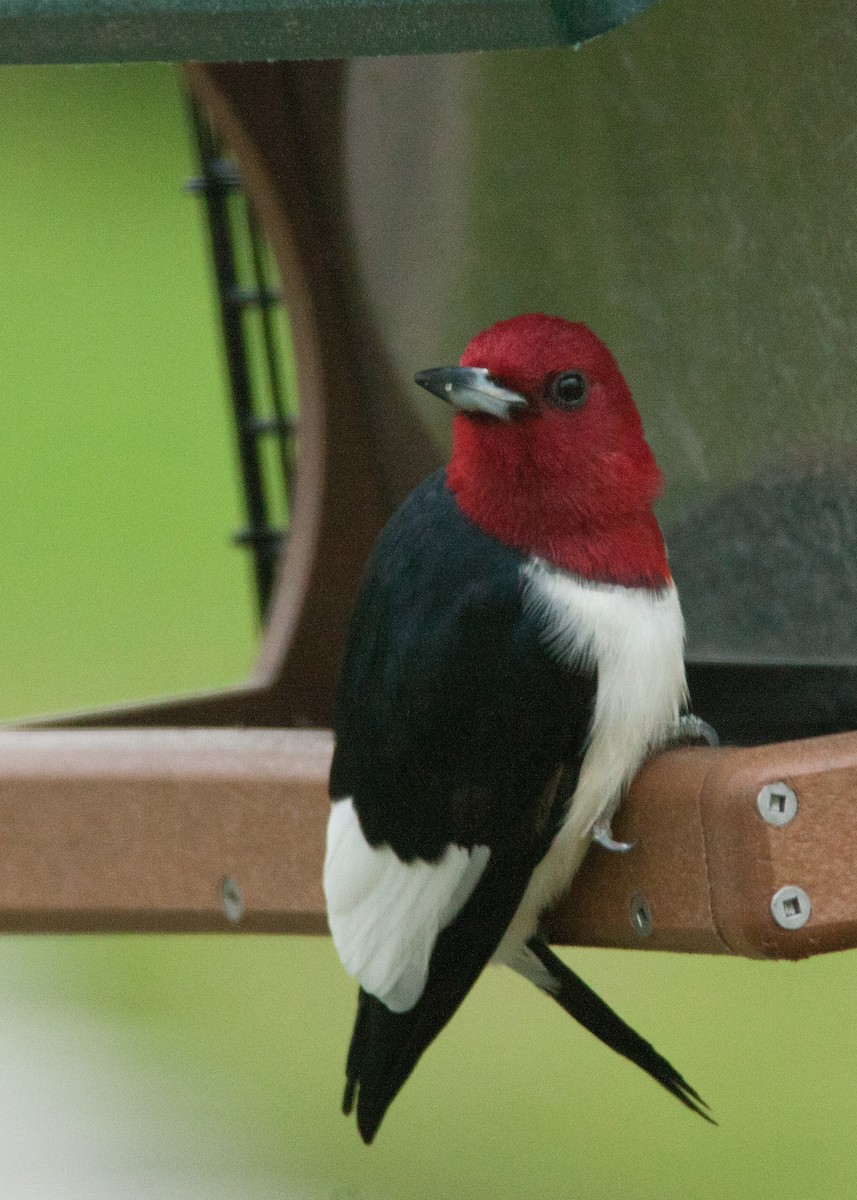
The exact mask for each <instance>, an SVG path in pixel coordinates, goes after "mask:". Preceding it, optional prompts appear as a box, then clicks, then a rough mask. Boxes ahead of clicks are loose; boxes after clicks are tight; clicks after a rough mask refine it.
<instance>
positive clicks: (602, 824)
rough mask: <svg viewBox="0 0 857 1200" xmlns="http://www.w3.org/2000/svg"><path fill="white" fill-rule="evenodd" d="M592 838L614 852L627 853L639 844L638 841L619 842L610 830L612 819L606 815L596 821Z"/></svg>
mask: <svg viewBox="0 0 857 1200" xmlns="http://www.w3.org/2000/svg"><path fill="white" fill-rule="evenodd" d="M592 840H593V842H597V843H598V845H599V846H603V847H604V849H605V850H610V851H612V852H613V853H614V854H627V853H628V851H629V850H633V849H634V847H635V846H636V844H637V843H636V842H617V841H616V839H615V838H614V837H613V834H612V832H611V830H610V821H609V820H608V819H607V818H605V817H602V818H601V820H599V821H596V822H595V824H594V825H593V826H592Z"/></svg>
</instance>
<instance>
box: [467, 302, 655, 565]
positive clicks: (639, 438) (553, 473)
mask: <svg viewBox="0 0 857 1200" xmlns="http://www.w3.org/2000/svg"><path fill="white" fill-rule="evenodd" d="M461 366H462V367H469V368H482V369H483V371H487V375H488V377H489V379H490V381H492V382H493V383H494V384H499V385H501V387H502V388H503V389H507V390H508V392H510V393H515V394H516V395H517V396H518V397H520V398H522V400H523V401H525V402H526V403H525V404H523V403H519V404H518V405H516V406H515V407H514V408H510V409H509V410H507V413H506V417H507V419H498V417H497V416H490V415H485V414H484V413H480V412H473V411H458V412H456V415H455V421H454V426H453V452H452V459H451V461H450V464H449V468H448V470H447V481H448V484H449V487H450V488H451V489H452V491H453V493H454V494H455V496H456V499H457V500H458V503H459V505H460V507H461V508H462V510H463V511H464V512H465V513H466V514H467V515H468V516H469V517H470V518H471V519H472V520H473V521H475V522H476V524H478V525H479V526H480V528H482V529H483V530H485V532H487V533H491V534H493V535H494V536H496V537H498V538H500V539H501V540H502V541H503V542H505V543H506V544H507V545H511V546H514V547H515V548H516V549H518V550H520V551H522V552H524V553H528V554H535V555H537V556H539V557H540V558H543V559H545V560H547V561H548V562H551V563H553V564H554V565H556V566H560V567H564V568H565V569H567V570H570V571H573V572H575V573H576V574H579V575H582V576H584V577H585V578H590V579H597V580H600V581H604V582H613V583H619V584H626V585H640V584H644V585H648V586H651V587H659V586H661V585H663V584H664V583H665V582H667V581H668V580H669V578H670V574H669V568H668V567H667V562H666V554H665V551H664V545H663V538H662V537H661V533H660V529H659V528H658V525H657V521H656V520H655V517H654V515H653V514H652V511H651V506H652V503H653V501H654V500H655V498H656V497H657V495H658V493H659V491H660V487H661V474H660V471H659V470H658V467H657V464H656V463H655V459H654V456H653V455H652V452H651V450H650V449H649V447H648V445H647V443H646V440H645V438H644V436H643V427H642V422H641V421H640V415H639V413H638V412H637V409H636V406H635V405H634V401H633V399H632V397H631V393H630V391H629V389H628V385H627V384H626V383H625V380H624V379H623V377H622V374H621V372H620V370H619V368H618V366H617V365H616V360H615V359H614V358H613V355H612V354H611V353H610V351H609V350H608V349H607V347H606V346H605V345H604V343H603V342H601V341H600V340H599V339H598V338H597V337H596V336H595V334H594V333H592V332H591V331H590V330H589V329H587V327H586V326H585V325H580V324H573V323H572V322H570V321H566V320H563V319H562V318H561V317H548V316H545V315H543V314H541V313H533V314H529V315H526V316H520V317H513V318H512V319H511V320H508V321H500V322H499V323H498V324H496V325H492V326H491V328H490V329H486V330H485V331H484V333H480V334H478V335H477V336H476V337H475V338H474V339H473V340H472V341H471V343H470V345H469V346H468V347H467V349H466V350H465V352H464V354H463V356H462V359H461ZM447 390H449V389H448V388H447ZM512 399H514V398H512Z"/></svg>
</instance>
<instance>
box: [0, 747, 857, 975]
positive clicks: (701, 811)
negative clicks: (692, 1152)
mask: <svg viewBox="0 0 857 1200" xmlns="http://www.w3.org/2000/svg"><path fill="white" fill-rule="evenodd" d="M330 753H331V740H330V736H329V735H328V734H326V733H321V732H314V731H295V730H226V729H196V730H140V729H138V730H51V731H45V732H35V731H34V732H31V731H20V732H19V731H9V732H3V733H0V843H2V845H0V850H1V851H2V864H3V865H2V871H0V930H3V931H25V930H39V931H44V932H47V931H63V930H79V931H83V930H86V931H93V932H97V931H111V930H113V931H115V930H127V931H135V930H164V931H175V932H181V931H184V932H193V931H213V930H227V929H235V930H239V931H241V930H246V931H268V932H283V933H323V932H324V931H325V928H326V926H325V919H324V911H323V902H322V893H321V887H320V877H321V864H322V856H323V845H324V829H325V823H326V820H327V812H328V801H327V795H326V780H327V771H328V766H329V763H330ZM767 785H774V786H773V787H768V790H767V791H763V789H764V788H766V786H767ZM855 791H857V734H843V735H838V736H835V737H829V738H818V739H812V740H808V741H802V742H787V743H782V744H780V745H774V746H763V747H759V748H756V749H752V750H737V749H735V750H733V749H718V750H713V749H686V750H676V751H671V752H669V753H667V754H663V755H660V756H659V757H657V758H656V759H653V760H652V761H651V762H649V763H648V764H647V765H646V767H645V768H644V769H643V771H642V772H641V773H640V775H639V776H638V778H637V780H636V781H635V783H634V786H633V788H632V791H631V794H630V796H629V798H628V801H627V803H626V804H625V806H624V808H623V810H622V813H621V814H620V816H619V818H618V819H617V821H616V822H615V825H614V832H615V833H616V834H617V836H621V837H623V838H626V839H629V840H636V842H637V845H636V847H635V849H634V850H633V851H631V852H630V853H628V854H625V855H619V854H608V853H607V852H605V851H603V850H601V849H600V848H599V847H594V848H593V849H592V851H591V852H590V854H589V856H588V859H587V861H586V863H585V865H584V868H583V870H582V871H581V873H580V875H579V877H578V879H577V880H576V882H575V884H574V887H573V889H572V891H571V893H570V895H569V896H568V897H566V898H565V899H564V900H563V901H562V902H561V903H560V904H559V905H558V907H557V910H556V912H555V913H554V914H553V916H552V918H551V920H550V933H551V936H552V939H553V940H555V941H558V942H561V943H577V944H584V945H598V946H618V947H638V948H650V949H661V950H684V951H695V952H706V953H726V954H730V953H731V954H742V955H748V956H751V957H764V958H797V957H802V956H804V955H809V954H816V953H821V952H823V951H827V950H837V949H843V948H845V947H848V946H854V945H857V803H855V802H854V798H853V797H854V793H855ZM760 793H762V801H761V802H760V801H759V795H760ZM763 813H764V814H765V815H764V816H763V815H762V814H763ZM792 814H794V815H792ZM789 818H790V819H789ZM771 822H774V823H771ZM783 889H791V890H786V891H783ZM778 893H779V895H780V898H779V900H778V901H777V902H776V903H775V905H774V907H775V908H776V911H777V913H778V915H779V918H780V920H781V921H783V922H785V924H786V925H791V926H793V928H783V927H782V926H781V925H780V924H778V923H777V921H776V920H775V918H774V915H773V914H772V901H773V900H774V897H775V896H777V894H778ZM808 904H809V905H811V912H810V910H809V908H808V907H807V905H808ZM808 913H809V917H808V919H806V918H807V914H808Z"/></svg>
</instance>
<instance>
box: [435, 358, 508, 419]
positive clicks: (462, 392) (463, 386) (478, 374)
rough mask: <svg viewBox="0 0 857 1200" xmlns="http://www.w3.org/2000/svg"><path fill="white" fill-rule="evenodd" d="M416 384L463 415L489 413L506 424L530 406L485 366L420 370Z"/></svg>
mask: <svg viewBox="0 0 857 1200" xmlns="http://www.w3.org/2000/svg"><path fill="white" fill-rule="evenodd" d="M414 382H415V383H418V384H419V385H420V387H424V388H425V389H426V391H428V392H431V393H432V394H433V395H435V396H440V398H441V400H446V401H447V403H449V404H452V405H454V407H455V408H459V409H461V410H462V411H463V412H474V413H485V414H486V415H488V416H491V417H499V418H500V419H501V420H502V421H508V420H509V419H510V418H511V416H512V413H513V412H515V411H520V410H521V409H524V408H526V407H527V401H526V399H525V398H524V397H523V396H521V395H519V394H518V392H512V391H510V390H509V388H504V387H502V386H501V385H500V384H499V383H495V382H494V380H493V379H492V378H491V376H490V375H489V374H488V371H487V370H486V368H485V367H432V368H431V370H429V371H417V373H416V375H415V376H414Z"/></svg>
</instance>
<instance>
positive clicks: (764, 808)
mask: <svg viewBox="0 0 857 1200" xmlns="http://www.w3.org/2000/svg"><path fill="white" fill-rule="evenodd" d="M756 808H758V810H759V815H760V816H761V818H762V820H763V821H767V823H768V824H769V825H788V823H789V821H793V820H794V819H795V817H796V816H797V796H796V795H795V794H794V792H793V791H792V789H791V788H790V787H789V785H788V784H787V783H767V784H765V786H764V787H763V788H762V790H761V792H759V794H758V796H757V797H756Z"/></svg>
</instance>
